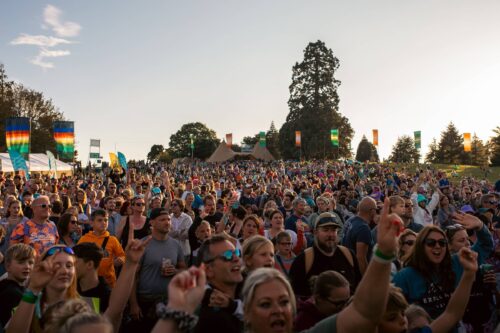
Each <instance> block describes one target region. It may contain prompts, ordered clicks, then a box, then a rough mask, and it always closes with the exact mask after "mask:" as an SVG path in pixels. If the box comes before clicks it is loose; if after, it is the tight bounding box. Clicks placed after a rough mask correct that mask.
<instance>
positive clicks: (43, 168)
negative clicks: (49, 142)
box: [0, 153, 73, 174]
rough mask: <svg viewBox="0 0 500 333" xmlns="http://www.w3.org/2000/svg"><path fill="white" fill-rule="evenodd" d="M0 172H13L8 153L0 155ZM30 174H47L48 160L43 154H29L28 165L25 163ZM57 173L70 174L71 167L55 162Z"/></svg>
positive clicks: (48, 169) (71, 171)
mask: <svg viewBox="0 0 500 333" xmlns="http://www.w3.org/2000/svg"><path fill="white" fill-rule="evenodd" d="M0 162H1V163H0V170H1V171H3V172H13V171H14V168H13V167H12V162H11V160H10V157H9V154H8V153H0ZM26 163H27V165H28V168H29V169H30V172H42V173H48V172H49V171H50V168H49V158H48V157H47V155H45V154H30V158H29V163H28V161H26ZM56 166H57V173H59V174H60V173H63V172H64V173H66V174H72V173H73V167H72V166H71V165H69V164H68V163H64V162H62V161H59V160H56Z"/></svg>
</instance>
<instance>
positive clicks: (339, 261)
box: [289, 246, 361, 297]
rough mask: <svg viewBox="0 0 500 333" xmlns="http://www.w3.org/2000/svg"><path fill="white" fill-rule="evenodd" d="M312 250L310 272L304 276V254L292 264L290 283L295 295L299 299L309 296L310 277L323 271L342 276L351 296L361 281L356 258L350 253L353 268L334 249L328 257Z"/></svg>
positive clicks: (315, 249)
mask: <svg viewBox="0 0 500 333" xmlns="http://www.w3.org/2000/svg"><path fill="white" fill-rule="evenodd" d="M313 248H314V261H313V264H312V266H311V270H310V271H309V272H308V273H307V275H306V263H305V253H302V254H300V255H299V256H298V257H297V258H296V259H295V260H294V262H293V264H292V267H291V268H290V275H289V276H290V280H291V282H292V288H293V291H294V292H295V295H297V296H300V297H309V296H311V288H310V286H309V279H310V278H311V277H312V276H315V275H319V274H321V273H323V272H324V271H330V270H331V271H336V272H339V273H340V274H342V275H343V276H344V277H345V278H346V279H347V281H349V284H350V287H351V294H353V293H354V290H355V289H356V287H357V286H358V283H359V281H360V280H361V272H360V270H359V265H358V261H357V260H356V256H355V255H354V253H352V251H351V255H352V258H353V264H354V265H353V266H351V264H350V263H349V260H347V258H346V257H345V256H344V254H343V253H342V251H341V250H339V249H336V250H335V252H334V253H333V256H331V257H328V256H326V255H324V254H323V253H322V252H320V251H319V250H318V249H317V248H316V246H314V247H313Z"/></svg>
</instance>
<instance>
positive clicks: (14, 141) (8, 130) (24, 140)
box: [5, 117, 31, 159]
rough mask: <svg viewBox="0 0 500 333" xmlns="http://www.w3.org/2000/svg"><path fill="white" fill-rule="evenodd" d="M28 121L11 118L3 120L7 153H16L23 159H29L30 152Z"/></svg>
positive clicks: (20, 118) (23, 118) (29, 127)
mask: <svg viewBox="0 0 500 333" xmlns="http://www.w3.org/2000/svg"><path fill="white" fill-rule="evenodd" d="M30 129H31V125H30V119H29V118H26V117H13V118H7V119H6V120H5V141H6V143H7V150H8V151H11V150H12V151H17V152H18V153H20V154H21V155H23V158H24V159H26V158H29V157H28V154H29V151H30Z"/></svg>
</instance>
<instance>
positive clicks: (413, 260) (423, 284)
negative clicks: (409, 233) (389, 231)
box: [393, 215, 492, 319]
mask: <svg viewBox="0 0 500 333" xmlns="http://www.w3.org/2000/svg"><path fill="white" fill-rule="evenodd" d="M455 221H457V222H460V223H462V224H464V225H466V226H468V227H470V228H476V229H480V228H481V230H482V229H484V226H482V223H481V224H479V223H478V222H477V221H476V220H473V219H472V218H469V217H466V216H464V215H456V217H455ZM491 248H492V244H491ZM485 249H486V247H485V248H484V249H483V250H485ZM489 251H490V252H491V249H490V250H489ZM486 252H488V251H482V250H481V251H479V252H478V258H480V259H478V260H479V261H480V262H481V260H484V259H481V257H482V256H484V255H486V256H488V255H489V254H486ZM405 264H406V267H405V268H403V269H402V270H401V271H399V272H398V273H397V274H396V275H395V276H394V279H393V282H394V284H395V285H396V286H397V287H399V288H401V289H402V290H403V294H404V295H405V297H406V299H407V300H408V302H409V303H410V304H412V303H416V304H417V305H420V306H422V307H423V308H424V309H425V310H426V311H427V312H428V313H429V315H430V316H431V318H433V319H435V318H437V317H438V316H439V315H440V314H441V313H442V312H443V310H444V309H445V307H446V304H447V302H448V300H449V298H450V295H451V293H452V292H453V290H454V289H455V287H456V285H457V283H458V281H459V280H460V277H461V276H462V273H463V268H462V266H461V265H460V263H459V260H458V257H457V256H456V255H453V257H452V253H451V252H450V249H449V247H448V239H447V237H446V234H445V232H444V231H443V230H442V229H440V228H439V227H437V226H433V225H431V226H426V227H425V228H424V229H422V231H420V233H419V234H418V236H417V238H416V242H415V245H414V247H413V250H412V252H411V253H410V255H409V257H408V258H407V260H406V261H405Z"/></svg>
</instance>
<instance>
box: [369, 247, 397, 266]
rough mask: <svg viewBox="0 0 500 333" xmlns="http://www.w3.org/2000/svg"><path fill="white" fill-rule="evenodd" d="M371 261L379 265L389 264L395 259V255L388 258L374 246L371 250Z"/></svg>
mask: <svg viewBox="0 0 500 333" xmlns="http://www.w3.org/2000/svg"><path fill="white" fill-rule="evenodd" d="M373 259H374V260H375V261H378V262H379V263H381V264H390V263H392V262H393V261H394V260H395V259H396V255H394V254H393V255H391V256H388V255H386V254H384V253H382V251H380V249H379V248H378V245H375V247H374V248H373Z"/></svg>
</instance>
